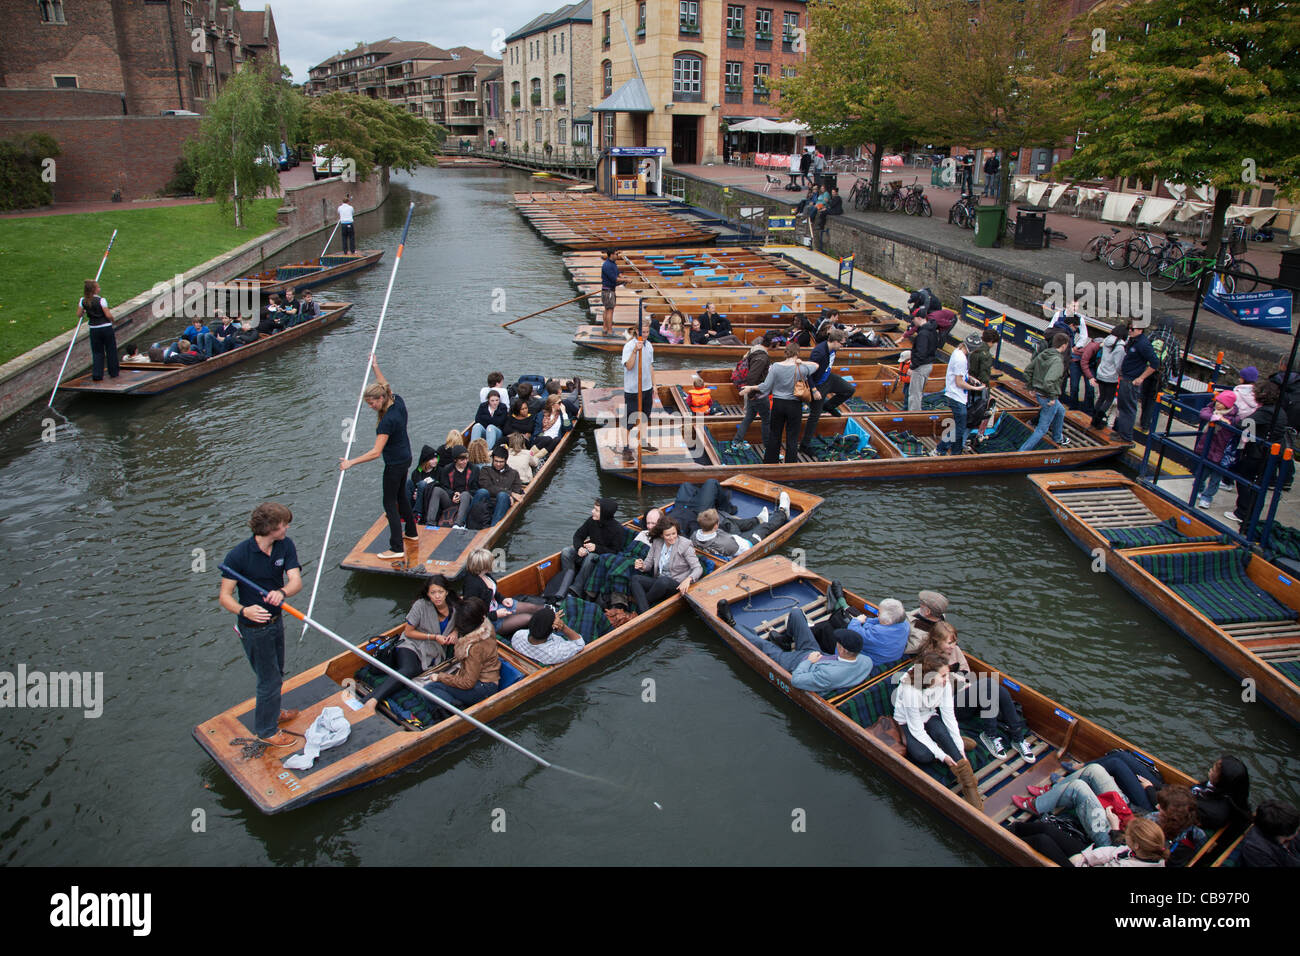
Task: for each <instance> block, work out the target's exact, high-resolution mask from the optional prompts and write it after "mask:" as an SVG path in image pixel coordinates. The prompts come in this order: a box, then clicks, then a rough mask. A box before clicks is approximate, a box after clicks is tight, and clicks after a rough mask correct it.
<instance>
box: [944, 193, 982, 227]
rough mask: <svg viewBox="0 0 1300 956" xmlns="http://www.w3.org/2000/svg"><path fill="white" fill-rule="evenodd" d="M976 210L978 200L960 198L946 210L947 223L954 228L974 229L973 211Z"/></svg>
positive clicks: (969, 197) (972, 197) (965, 197)
mask: <svg viewBox="0 0 1300 956" xmlns="http://www.w3.org/2000/svg"><path fill="white" fill-rule="evenodd" d="M978 208H979V200H978V199H976V198H975V197H974V196H962V197H961V198H960V199H958V200H957V201H956V202H955V203H953V204H952V208H951V209H949V210H948V221H949V222H950V223H952V224H953V225H954V226H961V227H962V228H963V229H974V228H975V210H976V209H978Z"/></svg>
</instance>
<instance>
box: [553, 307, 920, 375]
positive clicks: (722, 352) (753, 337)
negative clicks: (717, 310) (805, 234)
mask: <svg viewBox="0 0 1300 956" xmlns="http://www.w3.org/2000/svg"><path fill="white" fill-rule="evenodd" d="M646 321H647V323H648V322H649V313H647V314H646ZM633 322H634V323H635V319H634V320H633ZM775 327H776V328H789V323H785V324H784V325H778V326H775ZM772 328H774V326H772V325H750V324H748V323H746V324H744V325H742V324H740V323H738V322H734V321H733V322H732V334H733V335H735V336H736V338H738V339H740V341H741V342H743V343H744V344H743V345H719V344H718V343H716V342H710V343H708V344H707V345H693V344H691V343H689V342H684V343H682V344H681V345H671V344H668V343H664V342H656V343H654V351H655V355H656V356H668V355H684V356H686V357H688V358H690V359H692V360H693V361H697V362H704V363H709V364H716V363H717V362H737V361H739V360H740V359H742V358H744V357H745V356H746V355H747V354H748V353H749V349H750V347H751V346H752V345H754V344H755V343H758V342H762V341H763V335H764V334H765V333H766V332H769V331H771V330H772ZM631 334H632V332H631V329H629V328H625V327H623V326H616V327H615V329H614V334H613V335H606V334H605V332H604V330H603V329H602V328H601V327H600V326H599V325H580V326H578V331H577V332H576V333H574V336H573V344H574V345H579V346H581V347H583V348H587V349H595V350H596V351H598V352H618V353H620V354H621V353H622V351H623V345H624V344H625V343H626V342H627V340H628V337H629V336H630V335H631ZM880 341H881V342H882V343H884V344H883V345H881V346H879V347H874V348H869V347H859V346H849V347H842V348H840V349H838V350H837V352H836V359H837V361H841V362H846V363H849V364H855V365H867V364H870V363H874V362H893V361H897V360H898V356H899V353H901V352H902V351H903V349H905V348H908V346H907V345H905V344H901V343H900V340H899V339H898V338H896V337H894V336H892V335H887V334H885V335H880ZM767 351H768V354H769V355H770V356H771V357H772V358H773V359H774V360H776V361H780V360H781V359H783V358H785V346H780V347H776V348H770V349H768V350H767ZM801 353H802V355H803V356H804V358H807V357H808V356H809V355H811V354H812V349H811V348H806V349H802V350H801Z"/></svg>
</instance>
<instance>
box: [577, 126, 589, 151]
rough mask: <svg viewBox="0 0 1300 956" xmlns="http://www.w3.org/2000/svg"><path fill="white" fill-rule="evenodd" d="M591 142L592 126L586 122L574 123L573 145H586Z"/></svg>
mask: <svg viewBox="0 0 1300 956" xmlns="http://www.w3.org/2000/svg"><path fill="white" fill-rule="evenodd" d="M590 142H591V127H590V126H589V125H588V124H586V123H574V124H573V145H574V146H586V145H587V144H588V143H590Z"/></svg>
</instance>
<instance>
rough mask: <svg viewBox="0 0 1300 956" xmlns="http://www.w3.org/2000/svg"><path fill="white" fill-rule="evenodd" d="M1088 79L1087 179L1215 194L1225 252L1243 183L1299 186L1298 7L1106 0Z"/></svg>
mask: <svg viewBox="0 0 1300 956" xmlns="http://www.w3.org/2000/svg"><path fill="white" fill-rule="evenodd" d="M1078 22H1079V24H1080V26H1081V27H1083V28H1086V30H1087V31H1088V36H1089V37H1090V38H1091V44H1090V49H1091V50H1092V54H1093V55H1092V59H1091V61H1090V63H1089V69H1090V73H1089V74H1088V76H1087V77H1086V78H1085V79H1084V80H1083V81H1082V82H1080V84H1079V85H1078V89H1077V92H1078V101H1079V105H1080V109H1081V111H1082V120H1081V123H1080V129H1081V130H1082V131H1083V137H1082V142H1081V144H1080V147H1079V151H1078V152H1077V153H1076V154H1075V155H1074V156H1072V157H1070V159H1069V160H1067V161H1066V162H1065V163H1063V164H1062V165H1061V167H1060V168H1061V169H1062V171H1064V172H1068V173H1069V174H1071V175H1078V176H1107V177H1110V176H1117V177H1123V176H1138V177H1141V178H1142V179H1144V180H1167V181H1169V182H1173V183H1183V184H1186V185H1188V186H1193V187H1195V186H1213V187H1214V188H1215V189H1216V190H1217V192H1216V194H1215V201H1214V213H1213V222H1212V228H1211V230H1210V234H1209V235H1210V253H1209V254H1210V255H1211V256H1217V254H1218V250H1219V243H1220V239H1221V237H1222V234H1223V224H1224V219H1225V213H1226V212H1227V209H1228V206H1229V205H1230V204H1231V202H1232V192H1233V190H1234V189H1242V188H1246V189H1250V188H1253V185H1254V183H1255V182H1257V181H1260V180H1267V181H1269V182H1271V183H1273V184H1274V185H1275V186H1276V187H1277V188H1278V190H1279V192H1280V193H1281V194H1282V195H1285V196H1289V197H1294V196H1295V195H1296V194H1297V187H1298V186H1300V149H1297V148H1296V144H1297V142H1300V53H1297V40H1298V38H1300V7H1297V6H1296V5H1295V4H1293V3H1286V2H1284V0H1266V2H1253V0H1138V2H1106V3H1103V4H1101V5H1099V6H1097V7H1096V8H1094V9H1093V10H1092V11H1091V12H1090V13H1088V14H1086V15H1085V16H1084V17H1082V18H1080V20H1079V21H1078Z"/></svg>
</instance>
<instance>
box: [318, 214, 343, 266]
mask: <svg viewBox="0 0 1300 956" xmlns="http://www.w3.org/2000/svg"><path fill="white" fill-rule="evenodd" d="M339 225H340V223H337V222H336V223H334V228H333V229H331V230H330V237H329V238H328V239H326V240H325V248H324V249H322V250H321V251H320V254H321V257H322V258H323V257H324V256H325V253H326V251H327V250H328V249H329V247H330V243H331V242H333V241H334V233H336V232H338V231H339Z"/></svg>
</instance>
